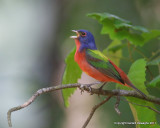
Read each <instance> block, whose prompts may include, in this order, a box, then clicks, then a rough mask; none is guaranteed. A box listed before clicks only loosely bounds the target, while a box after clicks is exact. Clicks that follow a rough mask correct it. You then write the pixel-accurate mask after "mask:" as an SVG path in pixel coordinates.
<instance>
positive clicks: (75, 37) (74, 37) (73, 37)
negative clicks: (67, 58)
mask: <svg viewBox="0 0 160 128" xmlns="http://www.w3.org/2000/svg"><path fill="white" fill-rule="evenodd" d="M72 32H75V33H76V34H77V36H70V38H72V39H77V38H78V37H79V33H78V31H77V30H72Z"/></svg>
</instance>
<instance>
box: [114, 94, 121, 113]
mask: <svg viewBox="0 0 160 128" xmlns="http://www.w3.org/2000/svg"><path fill="white" fill-rule="evenodd" d="M119 103H120V96H117V101H116V104H115V105H114V109H115V111H116V112H117V113H118V115H120V114H121V112H120V110H119V108H118V106H119Z"/></svg>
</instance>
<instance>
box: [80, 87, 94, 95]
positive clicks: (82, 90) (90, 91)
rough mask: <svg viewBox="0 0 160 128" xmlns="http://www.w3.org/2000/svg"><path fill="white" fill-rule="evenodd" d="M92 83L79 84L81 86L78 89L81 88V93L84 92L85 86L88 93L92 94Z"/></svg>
mask: <svg viewBox="0 0 160 128" xmlns="http://www.w3.org/2000/svg"><path fill="white" fill-rule="evenodd" d="M91 85H92V84H81V86H80V87H79V89H80V90H81V94H82V93H83V92H84V89H85V88H88V89H89V93H90V94H91V95H92V88H91Z"/></svg>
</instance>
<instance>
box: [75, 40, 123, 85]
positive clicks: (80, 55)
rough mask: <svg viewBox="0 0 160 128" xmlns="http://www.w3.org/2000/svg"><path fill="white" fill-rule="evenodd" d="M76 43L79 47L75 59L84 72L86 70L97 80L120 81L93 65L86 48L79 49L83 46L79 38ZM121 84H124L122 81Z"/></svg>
mask: <svg viewBox="0 0 160 128" xmlns="http://www.w3.org/2000/svg"><path fill="white" fill-rule="evenodd" d="M75 43H76V47H77V48H76V53H75V56H74V59H75V61H76V62H77V63H78V65H79V67H80V68H81V69H82V71H83V72H85V73H86V74H88V75H89V76H91V77H93V78H95V79H96V80H99V81H101V82H116V83H120V82H119V81H117V80H115V79H112V78H110V77H108V76H107V75H104V74H102V73H101V72H99V71H98V70H97V69H96V68H94V67H93V66H91V65H90V64H89V63H88V62H87V60H86V53H85V49H84V50H83V51H81V52H80V51H79V48H80V46H81V44H80V42H79V40H77V39H75ZM120 84H122V83H120Z"/></svg>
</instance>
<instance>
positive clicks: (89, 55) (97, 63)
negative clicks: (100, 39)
mask: <svg viewBox="0 0 160 128" xmlns="http://www.w3.org/2000/svg"><path fill="white" fill-rule="evenodd" d="M86 60H87V62H88V63H89V64H90V65H91V66H93V67H94V68H96V69H97V70H98V71H99V72H101V73H103V74H104V75H106V76H108V77H110V78H113V79H115V80H117V81H119V82H121V83H122V84H124V81H123V80H122V78H121V76H120V74H119V72H118V71H117V70H116V69H115V67H114V66H113V65H112V63H111V62H110V60H109V59H108V58H107V57H106V56H105V55H103V54H102V53H101V52H100V51H98V50H90V49H87V50H86Z"/></svg>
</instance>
